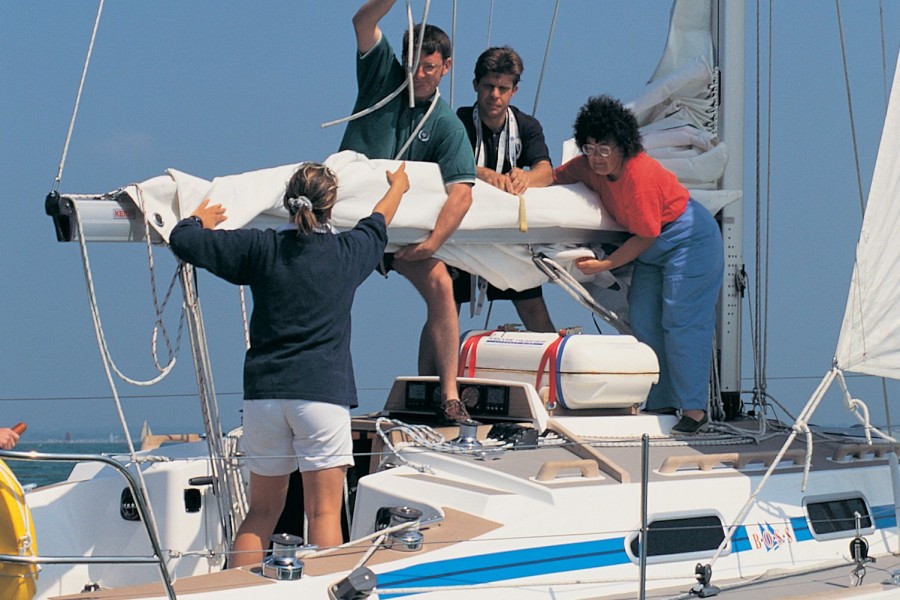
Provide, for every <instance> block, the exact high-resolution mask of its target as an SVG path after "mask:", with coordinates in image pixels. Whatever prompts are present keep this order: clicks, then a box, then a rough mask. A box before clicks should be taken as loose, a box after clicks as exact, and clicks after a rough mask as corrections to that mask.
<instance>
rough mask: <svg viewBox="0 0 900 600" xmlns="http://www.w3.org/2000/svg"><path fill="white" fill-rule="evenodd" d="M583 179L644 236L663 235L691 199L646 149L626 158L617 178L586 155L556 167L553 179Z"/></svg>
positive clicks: (623, 223) (631, 230)
mask: <svg viewBox="0 0 900 600" xmlns="http://www.w3.org/2000/svg"><path fill="white" fill-rule="evenodd" d="M579 181H580V182H581V183H583V184H585V185H586V186H588V187H589V188H590V189H591V190H593V191H594V193H595V194H597V195H598V196H599V197H600V201H601V202H603V206H604V207H605V208H606V210H608V211H609V213H610V214H611V215H612V217H613V218H614V219H615V220H616V221H617V222H618V223H619V225H621V226H622V227H624V228H625V229H626V230H627V231H628V232H629V233H633V234H634V235H639V236H641V237H657V236H659V234H660V231H661V230H662V226H663V225H665V224H667V223H671V222H672V221H674V220H675V219H677V218H678V217H680V216H681V215H682V213H684V209H685V208H686V207H687V202H688V200H689V199H690V194H689V193H688V191H687V189H686V188H685V187H684V186H683V185H681V184H680V183H679V182H678V178H677V177H675V174H674V173H672V172H671V171H668V170H667V169H665V168H664V167H663V166H662V165H661V164H659V163H658V162H657V161H656V160H655V159H653V158H650V157H649V156H647V154H645V153H644V152H640V153H638V154H637V155H636V156H634V157H632V158H630V159H628V160H626V161H625V167H624V169H623V170H622V176H621V177H619V178H618V179H617V180H616V181H610V180H609V179H608V178H607V177H606V176H605V175H597V174H596V173H594V171H592V170H591V167H590V165H589V164H588V158H587V157H586V156H584V155H582V156H576V157H575V158H573V159H572V160H570V161H569V162H567V163H565V164H564V165H560V166H559V167H557V168H556V169H554V170H553V183H577V182H579Z"/></svg>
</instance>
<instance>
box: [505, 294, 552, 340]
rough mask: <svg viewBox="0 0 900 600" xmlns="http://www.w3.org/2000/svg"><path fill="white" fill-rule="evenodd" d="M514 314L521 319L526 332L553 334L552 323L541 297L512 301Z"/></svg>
mask: <svg viewBox="0 0 900 600" xmlns="http://www.w3.org/2000/svg"><path fill="white" fill-rule="evenodd" d="M513 305H514V306H515V307H516V312H517V313H519V318H520V319H522V324H523V325H524V326H525V329H527V330H528V331H539V332H543V333H553V332H555V331H556V329H554V328H553V322H552V321H551V320H550V312H549V311H548V310H547V305H546V304H545V303H544V299H543V298H542V297H537V298H522V299H519V300H513Z"/></svg>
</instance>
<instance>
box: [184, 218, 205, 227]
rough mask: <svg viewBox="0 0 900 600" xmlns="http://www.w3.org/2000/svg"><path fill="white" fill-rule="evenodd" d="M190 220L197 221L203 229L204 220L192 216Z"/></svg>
mask: <svg viewBox="0 0 900 600" xmlns="http://www.w3.org/2000/svg"><path fill="white" fill-rule="evenodd" d="M188 219H193V220H194V221H197V223H198V224H199V225H200V227H203V219H201V218H200V217H198V216H197V215H191V216H189V217H188Z"/></svg>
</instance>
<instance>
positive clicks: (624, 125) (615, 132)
mask: <svg viewBox="0 0 900 600" xmlns="http://www.w3.org/2000/svg"><path fill="white" fill-rule="evenodd" d="M574 128H575V143H576V144H578V147H579V148H580V147H581V146H583V145H584V144H585V143H586V142H587V139H588V138H589V137H590V138H594V139H595V140H596V141H598V142H612V143H614V144H615V145H616V146H618V147H619V149H620V150H621V151H622V156H623V157H624V158H631V157H633V156H635V155H636V154H637V153H638V152H641V151H642V150H643V149H644V146H643V144H641V133H640V131H638V123H637V119H636V118H635V117H634V113H632V112H631V111H630V110H628V109H627V108H625V107H624V106H623V105H622V103H621V102H619V101H618V100H616V99H615V98H611V97H610V96H606V95H603V96H592V97H591V98H588V101H587V102H586V103H585V104H584V106H582V107H581V108H580V109H579V111H578V116H577V117H575V125H574Z"/></svg>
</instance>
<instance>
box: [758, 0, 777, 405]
mask: <svg viewBox="0 0 900 600" xmlns="http://www.w3.org/2000/svg"><path fill="white" fill-rule="evenodd" d="M773 13H774V7H773V3H772V2H769V35H768V54H769V67H768V69H767V70H768V73H767V81H766V91H767V92H768V93H767V94H766V191H765V204H766V208H765V215H766V218H765V234H764V238H765V244H764V247H765V252H764V257H763V261H764V264H763V273H764V276H765V279H764V280H763V279H761V281H762V282H763V297H762V299H761V301H762V304H760V305H759V307H758V308H759V309H760V310H761V311H762V322H761V326H762V340H761V350H760V351H761V358H760V392H761V393H762V397H761V401H762V402H765V399H766V398H767V397H768V391H767V390H768V386H769V380H768V356H769V250H770V249H771V238H770V236H771V231H772V225H771V223H772V222H771V218H772V97H773V96H774V92H773V89H772V74H773V71H774V68H773V65H774V63H775V61H774V60H773V54H774V46H775V40H774V34H773V31H774V23H775V18H774V14H773ZM757 279H760V277H759V275H757Z"/></svg>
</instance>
